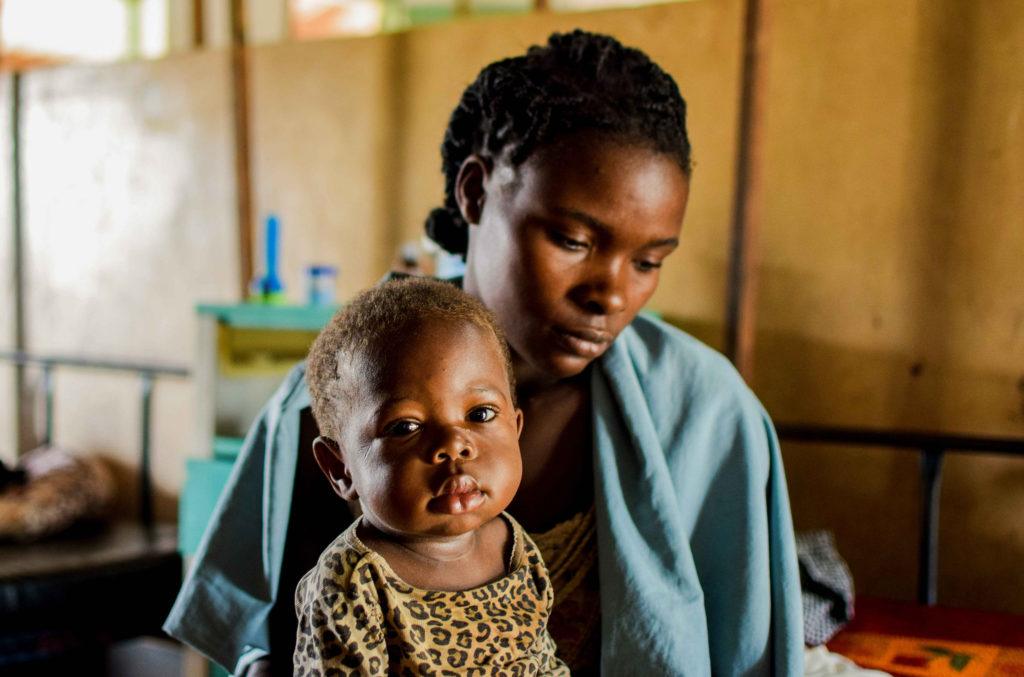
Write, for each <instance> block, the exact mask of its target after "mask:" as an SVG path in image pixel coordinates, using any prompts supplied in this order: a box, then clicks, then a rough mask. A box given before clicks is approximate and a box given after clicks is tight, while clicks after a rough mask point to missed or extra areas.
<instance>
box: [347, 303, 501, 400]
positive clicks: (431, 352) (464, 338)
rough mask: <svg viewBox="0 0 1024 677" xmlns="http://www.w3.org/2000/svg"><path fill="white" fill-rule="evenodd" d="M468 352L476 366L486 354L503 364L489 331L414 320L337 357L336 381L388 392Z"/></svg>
mask: <svg viewBox="0 0 1024 677" xmlns="http://www.w3.org/2000/svg"><path fill="white" fill-rule="evenodd" d="M467 352H472V353H473V355H472V358H474V362H475V361H478V360H479V358H480V356H481V354H482V353H485V352H486V353H491V354H493V355H494V356H495V357H496V359H497V360H498V362H499V363H502V364H503V363H504V362H505V356H504V351H503V350H502V345H501V343H500V339H499V338H498V336H497V334H496V333H495V331H494V329H493V328H491V327H490V326H487V325H483V324H481V323H479V322H475V321H473V320H472V319H469V318H464V317H454V318H452V317H445V316H422V317H414V318H410V321H408V322H406V323H403V324H402V325H400V326H399V327H397V328H395V329H393V330H391V331H389V332H386V333H381V334H380V335H378V336H377V337H376V338H375V339H374V340H370V341H365V342H361V343H360V344H359V345H358V346H350V348H349V349H348V350H346V351H343V352H342V353H341V354H339V356H338V377H339V380H340V379H343V378H347V379H351V380H353V381H355V382H357V383H358V384H360V386H361V387H362V389H363V390H368V391H380V390H386V389H388V388H390V387H391V382H392V381H394V380H395V377H397V376H402V377H403V378H406V377H408V375H409V372H410V371H419V370H422V371H428V370H430V369H431V368H433V367H434V365H435V364H436V363H437V362H439V361H441V360H443V359H444V358H447V357H450V356H458V357H459V358H460V359H461V358H462V357H466V358H469V357H470V356H469V355H467Z"/></svg>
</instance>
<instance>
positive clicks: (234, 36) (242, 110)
mask: <svg viewBox="0 0 1024 677" xmlns="http://www.w3.org/2000/svg"><path fill="white" fill-rule="evenodd" d="M245 31H246V19H245V0H231V91H232V94H233V97H232V99H233V100H232V104H233V105H232V109H233V111H234V123H235V125H234V127H235V195H236V197H235V206H236V214H237V221H238V271H239V281H238V282H239V285H238V290H239V295H240V298H242V299H244V298H245V297H246V296H247V295H248V292H249V283H250V282H251V281H252V276H253V265H252V243H253V219H252V177H251V173H250V166H251V163H250V155H249V148H250V146H249V62H248V60H249V57H248V52H247V51H246V37H245Z"/></svg>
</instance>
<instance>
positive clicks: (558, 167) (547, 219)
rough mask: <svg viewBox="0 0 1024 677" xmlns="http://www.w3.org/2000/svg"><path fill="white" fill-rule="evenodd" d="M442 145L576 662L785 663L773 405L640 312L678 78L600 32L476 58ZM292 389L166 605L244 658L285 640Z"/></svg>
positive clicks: (558, 624) (453, 238) (526, 504)
mask: <svg viewBox="0 0 1024 677" xmlns="http://www.w3.org/2000/svg"><path fill="white" fill-rule="evenodd" d="M442 157H443V159H444V172H445V179H446V180H445V193H446V195H445V204H444V207H443V208H441V209H437V210H435V211H434V212H433V213H432V214H431V216H430V219H429V221H428V223H427V231H428V233H429V234H430V236H431V237H432V238H433V239H434V240H436V241H437V242H438V243H439V244H440V245H441V246H443V247H444V248H445V249H447V250H448V251H450V252H453V253H458V254H463V255H464V256H465V260H466V274H465V278H464V280H463V286H464V288H465V290H466V291H467V292H469V293H470V294H472V295H474V296H476V297H477V298H479V299H480V300H481V301H483V303H484V304H485V305H486V306H487V307H488V308H489V309H490V310H491V311H492V312H493V313H494V314H495V316H496V317H497V320H498V323H499V324H500V325H501V327H502V329H503V330H504V332H505V334H506V336H507V338H508V340H509V344H510V347H511V349H512V354H513V360H514V367H515V375H516V379H517V394H518V398H519V404H520V406H521V407H522V408H523V410H524V415H525V421H526V423H525V428H524V432H523V435H522V439H521V447H522V452H523V467H524V473H523V482H522V485H521V488H520V491H519V493H518V495H517V497H516V499H515V501H514V502H513V504H512V505H511V506H510V508H509V512H511V513H512V514H513V515H514V516H515V517H516V518H517V519H518V520H519V521H520V522H521V523H522V524H523V525H524V527H525V528H526V529H527V530H528V531H530V532H531V533H532V534H534V535H535V538H536V540H537V542H538V545H539V546H540V547H541V550H542V552H543V553H544V555H545V559H546V561H547V563H548V565H549V568H550V569H551V573H552V577H553V583H554V586H555V590H556V600H555V609H554V612H553V614H552V619H551V626H550V629H551V633H552V635H553V636H554V638H555V640H556V642H557V643H558V645H559V652H560V655H561V656H562V657H563V658H564V659H565V660H566V662H567V663H568V664H569V665H570V667H572V668H573V669H574V671H575V672H577V673H587V672H596V671H597V670H598V669H600V670H601V671H602V672H604V673H606V674H615V675H617V674H625V673H627V672H643V671H647V673H648V674H657V675H663V674H665V675H668V674H686V675H691V674H711V673H714V674H755V673H756V674H769V673H773V674H799V673H800V672H801V670H802V629H801V620H800V616H801V612H800V596H799V595H800V593H799V581H798V576H797V565H796V556H795V548H794V546H793V534H792V526H791V523H790V516H789V506H788V499H787V496H786V487H785V480H784V478H783V473H782V467H781V460H780V457H779V452H778V447H777V443H776V440H775V435H774V431H773V428H772V425H771V422H770V420H769V419H768V417H767V415H766V414H765V413H764V411H763V409H762V408H761V406H760V404H759V403H758V402H757V400H756V399H755V398H754V396H753V395H752V394H751V393H750V392H749V390H747V388H746V387H745V386H744V385H743V383H742V381H741V379H740V378H739V377H738V376H737V375H736V373H735V372H734V371H733V370H732V368H731V366H730V365H729V364H728V363H727V362H726V361H725V360H724V359H723V358H722V357H721V356H720V355H718V354H717V353H714V352H713V351H711V350H710V349H708V348H706V347H705V346H703V345H701V344H700V343H698V342H697V341H695V340H694V339H692V338H690V337H688V336H686V335H685V334H683V333H682V332H679V331H678V330H675V329H673V328H670V327H668V326H667V325H665V324H663V323H660V322H657V321H655V320H651V319H648V318H645V317H643V316H638V315H637V314H638V312H639V311H640V309H641V308H642V307H643V306H644V304H645V303H646V302H647V301H648V299H649V298H650V297H651V295H652V294H653V293H654V290H655V288H656V286H657V282H658V271H659V268H660V267H661V265H662V263H663V261H664V260H665V258H666V257H667V256H668V255H669V254H670V253H671V252H672V251H673V249H675V247H676V245H677V243H678V237H679V232H680V228H681V224H682V220H683V214H684V211H685V208H686V201H687V197H688V191H689V178H690V172H691V161H690V144H689V140H688V139H687V135H686V127H685V103H684V102H683V99H682V98H681V96H680V95H679V91H678V89H677V87H676V85H675V83H674V82H673V81H672V79H671V77H669V76H668V75H667V74H665V73H664V72H663V71H662V70H661V69H660V68H659V67H658V66H657V65H655V64H654V63H652V62H651V61H650V60H649V59H648V58H647V57H646V56H645V55H644V54H643V53H641V52H639V51H637V50H633V49H629V48H625V47H623V46H622V45H620V44H619V43H618V42H616V41H615V40H614V39H612V38H609V37H607V36H601V35H594V34H588V33H584V32H580V31H576V32H574V33H571V34H566V35H557V34H556V35H553V36H552V37H551V38H550V40H549V42H548V44H547V45H546V46H544V47H533V48H531V49H530V50H529V51H528V52H527V54H526V55H525V56H521V57H516V58H513V59H506V60H504V61H500V62H496V63H494V64H491V65H490V66H488V67H487V68H485V69H484V70H483V71H482V72H481V73H480V75H479V76H478V78H477V80H476V81H475V82H474V83H473V84H472V85H470V87H469V88H468V89H467V90H466V91H465V93H464V94H463V97H462V100H461V102H460V103H459V105H458V107H457V108H456V109H455V111H454V113H453V114H452V117H451V121H450V124H449V128H448V131H447V133H446V134H445V139H444V144H443V146H442ZM306 406H308V395H307V394H306V392H305V385H304V383H303V381H302V373H301V368H300V369H299V370H297V371H296V372H294V373H293V374H292V376H291V377H290V378H289V379H288V380H287V381H286V383H285V384H283V385H282V387H281V389H280V390H279V391H278V393H277V395H276V396H275V398H274V399H273V400H272V401H271V402H270V403H269V404H268V406H267V409H266V410H265V412H264V414H263V416H262V417H261V418H260V420H259V421H257V423H256V426H255V427H254V431H253V432H252V433H250V436H249V439H248V440H247V445H246V450H245V452H244V455H243V457H242V458H241V459H240V461H239V466H238V468H236V471H235V475H234V476H233V478H232V481H231V482H230V483H229V486H228V489H227V490H226V493H227V494H228V498H227V499H226V500H225V501H224V502H222V504H221V506H220V507H219V509H218V513H217V515H215V517H214V521H213V523H212V525H211V527H210V529H209V531H208V534H207V537H206V539H205V540H204V543H203V545H202V546H201V547H200V550H199V553H198V554H197V560H196V566H195V567H194V568H193V571H192V574H191V576H190V578H189V580H188V581H187V582H186V584H185V586H184V588H183V591H182V593H181V595H180V596H179V599H178V602H177V603H176V605H175V608H174V610H173V611H172V613H171V616H170V618H169V619H168V623H167V630H168V632H170V633H171V634H173V635H175V636H177V637H180V638H182V639H183V640H184V641H186V642H189V643H191V644H194V645H196V646H197V647H198V648H200V649H201V650H203V651H204V652H205V653H208V654H209V655H211V656H213V657H214V658H215V659H217V660H218V661H219V662H221V663H223V664H226V665H229V666H231V665H235V666H236V669H240V668H243V667H245V666H246V665H248V664H250V663H252V662H253V660H254V659H260V658H264V657H265V656H266V655H267V653H268V651H269V653H270V655H271V656H274V655H280V654H281V653H282V652H289V654H290V649H291V647H290V646H284V645H283V644H282V646H274V645H273V644H274V641H273V639H272V637H271V636H272V635H273V631H272V630H271V629H269V628H270V626H271V620H272V616H273V613H272V611H271V609H272V607H273V606H274V605H275V604H278V603H281V602H282V601H284V604H290V602H291V596H292V594H293V589H292V588H291V587H290V583H289V582H288V580H289V577H288V575H286V574H285V573H284V572H290V571H291V570H292V569H294V568H295V564H294V562H295V561H296V558H295V557H292V556H291V555H289V554H287V553H286V552H285V551H286V541H287V542H288V543H293V542H294V541H295V540H296V539H297V538H300V537H296V536H294V535H292V534H295V533H297V532H296V531H295V527H296V524H295V523H296V521H297V518H296V514H297V513H296V511H297V510H298V506H299V505H300V504H301V503H302V501H300V500H296V501H295V503H294V505H295V508H294V509H291V515H290V516H291V523H292V531H289V530H288V528H287V525H288V523H289V510H290V506H291V505H292V501H291V497H292V492H293V489H294V488H295V487H296V486H298V484H297V482H298V480H295V479H294V478H295V476H296V472H295V468H296V456H297V455H298V456H299V458H300V461H299V463H298V465H299V466H300V467H301V465H302V463H303V462H304V461H302V460H301V459H302V457H303V456H307V457H308V456H309V454H308V453H306V449H302V448H299V445H298V444H297V438H298V437H300V430H299V428H300V423H299V413H298V412H299V411H300V410H301V409H302V408H304V407H306ZM297 449H298V452H297ZM300 474H301V473H300ZM299 498H303V499H304V500H305V498H304V496H299ZM261 511H262V513H261ZM260 519H262V523H260ZM313 521H315V520H313ZM324 521H328V520H324ZM340 526H341V525H340V524H339V522H337V521H333V520H332V521H331V524H330V533H332V534H333V533H337V532H338V531H339V530H340V529H339V527H340ZM286 533H287V534H289V535H287V536H286ZM307 540H309V541H312V540H314V539H313V538H312V537H311V536H310V537H309V538H308V539H307ZM325 544H326V541H321V542H320V543H318V544H316V547H315V548H314V549H313V550H315V551H316V552H319V548H320V547H322V546H323V545H325ZM293 549H294V548H293Z"/></svg>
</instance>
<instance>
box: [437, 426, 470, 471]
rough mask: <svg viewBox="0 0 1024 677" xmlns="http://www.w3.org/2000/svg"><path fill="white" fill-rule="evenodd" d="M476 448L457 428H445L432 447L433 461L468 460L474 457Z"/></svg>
mask: <svg viewBox="0 0 1024 677" xmlns="http://www.w3.org/2000/svg"><path fill="white" fill-rule="evenodd" d="M476 455H477V454H476V448H475V447H474V446H473V444H472V443H471V442H470V441H469V438H468V437H467V436H466V435H465V434H463V432H462V431H460V430H458V429H450V430H446V431H445V433H444V435H443V436H442V438H441V439H440V440H439V441H438V445H437V447H435V449H434V453H433V461H434V463H446V462H448V461H469V460H472V459H474V458H476Z"/></svg>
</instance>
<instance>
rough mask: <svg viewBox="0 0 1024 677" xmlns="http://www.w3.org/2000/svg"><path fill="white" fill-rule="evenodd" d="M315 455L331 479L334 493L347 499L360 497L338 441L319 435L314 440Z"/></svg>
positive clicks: (321, 467) (317, 461)
mask: <svg viewBox="0 0 1024 677" xmlns="http://www.w3.org/2000/svg"><path fill="white" fill-rule="evenodd" d="M313 456H314V457H315V458H316V463H317V465H319V466H320V470H322V471H323V473H324V475H326V476H327V479H328V481H330V483H331V488H332V489H334V493H336V494H338V496H341V497H342V498H343V499H345V500H346V501H354V500H356V499H358V498H359V494H357V493H356V488H355V485H354V484H353V483H352V473H351V472H350V471H349V468H348V466H347V465H346V464H345V457H344V456H343V455H342V453H341V448H340V447H339V446H338V443H337V442H335V441H334V440H332V439H331V438H329V437H323V436H322V435H321V436H320V437H317V438H316V439H315V440H313Z"/></svg>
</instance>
